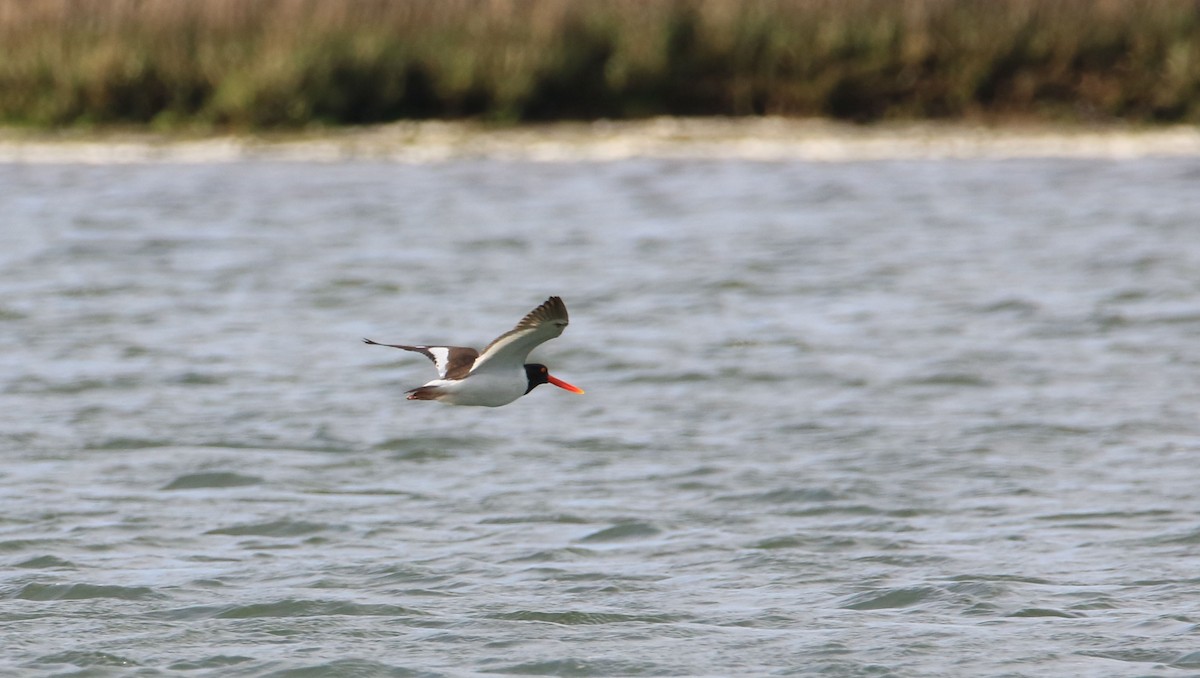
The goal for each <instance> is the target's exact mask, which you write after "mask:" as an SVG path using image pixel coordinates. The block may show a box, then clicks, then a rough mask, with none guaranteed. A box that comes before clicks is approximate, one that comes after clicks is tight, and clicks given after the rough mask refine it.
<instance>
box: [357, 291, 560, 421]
mask: <svg viewBox="0 0 1200 678" xmlns="http://www.w3.org/2000/svg"><path fill="white" fill-rule="evenodd" d="M566 327H567V305H566V304H564V303H563V300H562V299H560V298H558V297H550V298H549V299H547V300H546V301H545V303H543V304H542V305H541V306H538V307H537V308H535V309H533V310H532V311H530V312H529V313H527V314H526V315H525V317H524V318H521V322H519V323H517V326H516V327H514V328H512V329H511V330H509V331H508V332H505V333H504V334H501V335H500V336H499V337H496V338H495V339H494V340H492V343H490V344H488V345H487V348H485V349H483V352H482V353H480V352H479V351H476V350H475V349H473V348H467V347H465V346H407V345H404V344H381V343H379V342H377V341H371V340H370V339H363V341H364V342H366V343H368V344H373V345H375V346H390V347H391V348H400V349H404V350H405V351H414V352H416V353H423V354H425V356H426V357H428V358H429V359H430V360H432V361H433V365H434V367H436V368H437V371H438V378H437V379H434V380H433V381H431V382H429V383H427V384H425V385H424V386H418V387H417V388H414V389H412V390H411V391H407V393H408V399H409V400H436V401H438V402H441V403H445V404H447V405H482V406H484V407H500V406H501V405H507V404H509V403H511V402H512V401H514V400H516V399H517V398H520V397H521V396H523V395H525V394H526V393H529V392H530V391H532V390H533V389H535V388H537V387H538V386H540V385H541V384H554V385H555V386H557V387H559V388H562V389H566V390H568V391H571V392H572V393H583V389H581V388H579V387H578V386H572V385H571V384H568V383H567V382H565V381H563V380H562V379H559V378H557V377H553V376H551V375H550V370H549V369H547V367H546V366H545V365H542V364H540V363H530V364H526V363H525V359H526V358H527V357H528V356H529V352H530V351H532V350H533V349H535V348H537V347H538V346H539V345H540V344H542V343H544V342H546V341H549V340H551V339H553V338H555V337H557V336H558V335H560V334H562V333H563V330H564V329H566Z"/></svg>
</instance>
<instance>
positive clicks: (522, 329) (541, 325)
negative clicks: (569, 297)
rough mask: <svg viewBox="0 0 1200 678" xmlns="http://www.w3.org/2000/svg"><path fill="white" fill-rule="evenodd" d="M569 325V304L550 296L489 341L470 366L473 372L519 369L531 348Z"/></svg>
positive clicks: (553, 336)
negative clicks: (512, 325) (512, 326)
mask: <svg viewBox="0 0 1200 678" xmlns="http://www.w3.org/2000/svg"><path fill="white" fill-rule="evenodd" d="M566 327H567V305H566V304H564V303H563V300H562V299H560V298H558V297H550V298H549V299H547V300H546V301H545V303H543V304H542V305H541V306H538V307H537V308H535V309H533V310H532V311H530V312H529V313H528V314H526V315H525V317H524V318H521V322H519V323H517V326H516V327H514V328H512V329H511V330H509V331H508V332H505V333H504V334H501V335H500V336H499V337H496V339H495V340H494V341H492V343H490V344H488V345H487V348H485V349H483V353H480V354H479V357H478V358H476V359H475V364H474V365H472V366H471V374H474V373H476V372H479V371H481V370H510V369H519V368H520V367H521V366H522V365H524V364H525V358H526V357H528V356H529V352H530V351H532V350H533V349H535V348H537V346H538V345H539V344H541V343H543V342H546V341H549V340H551V339H553V338H555V337H557V336H558V335H560V334H562V333H563V330H564V329H565V328H566Z"/></svg>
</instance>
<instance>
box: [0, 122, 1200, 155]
mask: <svg viewBox="0 0 1200 678" xmlns="http://www.w3.org/2000/svg"><path fill="white" fill-rule="evenodd" d="M1151 156H1169V157H1200V128H1198V127H1190V126H1175V127H1158V128H1123V127H1101V128H1087V127H1067V126H1064V127H1044V128H1038V127H994V128H992V127H970V126H965V125H956V124H930V123H914V124H906V125H901V124H890V125H879V126H866V127H862V126H852V125H845V124H839V123H832V122H827V121H814V120H787V119H780V118H751V119H721V118H715V119H714V118H691V119H687V118H684V119H681V118H659V119H654V120H647V121H635V122H596V123H562V124H553V125H538V126H527V127H514V128H499V129H498V128H490V127H487V126H483V125H478V124H473V123H446V122H420V123H412V122H408V123H396V124H392V125H381V126H378V127H366V128H356V129H350V130H332V131H329V132H328V133H325V134H322V135H316V136H314V135H302V136H292V137H283V136H274V137H256V136H218V137H211V138H201V139H182V140H181V139H172V138H170V137H161V136H154V135H145V136H137V135H134V136H128V135H126V136H120V137H111V136H103V135H101V136H96V137H94V138H90V139H84V140H77V139H70V138H67V139H61V138H55V137H53V136H49V135H37V134H17V133H12V132H8V133H5V132H3V131H0V162H3V163H28V164H34V163H55V164H128V163H142V164H149V163H225V162H241V161H247V160H257V161H272V162H343V161H349V160H378V161H386V162H402V163H430V162H443V161H449V160H455V159H462V158H496V159H503V160H523V161H536V162H581V161H582V162H589V161H590V162H606V161H614V160H624V159H628V158H677V159H736V160H757V161H781V160H803V161H813V162H855V161H865V160H903V159H942V158H995V159H1004V158H1098V159H1128V158H1140V157H1151Z"/></svg>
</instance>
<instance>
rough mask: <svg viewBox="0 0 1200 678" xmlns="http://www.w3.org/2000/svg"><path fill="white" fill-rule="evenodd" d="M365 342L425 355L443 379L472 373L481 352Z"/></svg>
mask: <svg viewBox="0 0 1200 678" xmlns="http://www.w3.org/2000/svg"><path fill="white" fill-rule="evenodd" d="M363 341H364V342H366V343H368V344H373V345H375V346H390V347H391V348H402V349H404V350H405V351H415V352H417V353H424V354H425V355H426V356H428V357H429V359H430V360H432V361H433V366H434V367H436V368H437V371H438V376H439V377H441V378H442V379H462V378H463V377H465V376H467V374H468V373H469V372H470V371H471V365H472V364H474V362H475V358H477V357H479V351H476V350H475V349H473V348H467V347H465V346H405V345H403V344H381V343H379V342H377V341H371V340H370V339H363Z"/></svg>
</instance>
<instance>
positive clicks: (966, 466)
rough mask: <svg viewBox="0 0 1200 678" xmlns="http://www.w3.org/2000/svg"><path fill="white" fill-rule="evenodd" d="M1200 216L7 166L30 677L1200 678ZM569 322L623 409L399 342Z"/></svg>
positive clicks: (1145, 183) (1180, 191)
mask: <svg viewBox="0 0 1200 678" xmlns="http://www.w3.org/2000/svg"><path fill="white" fill-rule="evenodd" d="M1198 185H1200V159H1194V158H1193V159H1188V158H1178V159H1153V158H1150V159H1140V160H1138V159H1135V160H1125V161H1102V160H1085V159H1075V160H1053V159H1041V160H1003V161H1002V160H983V159H981V160H941V161H939V160H911V161H903V160H897V161H886V162H883V161H881V162H845V163H832V164H830V163H808V162H799V161H793V162H788V161H780V162H749V161H737V160H730V159H726V160H721V161H709V162H706V161H698V160H664V159H658V160H655V159H636V158H634V159H627V160H622V161H617V162H577V163H573V162H567V161H562V162H550V163H538V162H523V161H519V160H509V161H501V160H494V159H493V160H489V159H486V158H475V159H469V158H468V159H458V160H451V161H445V162H433V163H426V164H404V163H383V162H367V161H347V162H335V163H303V162H295V163H286V162H281V163H273V162H265V161H252V162H237V163H216V164H163V163H133V164H128V165H72V164H63V165H23V164H9V165H0V203H2V207H3V209H2V211H0V219H2V225H0V346H2V350H0V361H2V363H0V364H2V371H0V453H2V454H3V466H2V467H0V558H2V559H3V563H4V568H3V570H2V572H3V578H2V579H0V598H2V601H3V602H2V603H0V628H2V629H3V638H4V644H3V647H4V649H3V651H2V652H0V673H3V674H4V675H81V676H110V675H111V676H124V675H136V676H158V675H179V676H263V675H271V676H318V675H322V676H323V675H329V676H377V675H378V676H462V675H476V674H478V675H484V674H507V675H567V676H660V675H688V676H692V675H709V676H731V675H808V674H822V675H834V676H842V675H851V676H853V675H873V676H874V675H879V676H887V675H895V676H928V675H943V676H963V675H996V676H1000V675H1004V676H1026V675H1027V676H1048V675H1058V676H1065V675H1090V676H1137V675H1154V676H1163V675H1186V674H1195V673H1197V672H1200V595H1198V594H1197V589H1198V587H1200V567H1198V563H1200V504H1198V502H1197V498H1198V495H1200V491H1198V489H1197V488H1200V457H1198V453H1200V437H1198V435H1200V423H1198V421H1197V410H1198V409H1200V231H1198V226H1200V224H1198V218H1200V190H1197V186H1198ZM550 294H559V295H562V296H563V297H564V299H565V300H566V301H567V304H568V306H569V307H570V310H571V321H572V322H571V327H570V328H569V329H568V330H567V331H566V333H564V334H563V336H562V337H561V338H559V339H556V340H554V341H553V342H550V343H549V344H546V345H545V346H543V347H542V348H541V349H539V351H538V353H535V356H536V357H537V358H539V359H540V360H541V361H543V362H546V363H548V364H549V365H550V367H551V369H552V370H553V371H554V372H555V373H556V374H558V375H560V376H562V377H563V378H565V379H567V380H569V381H571V382H573V383H576V384H579V385H580V386H582V387H583V388H585V389H587V395H584V396H576V395H572V394H569V393H566V392H564V391H560V390H558V389H552V388H549V387H543V388H540V389H537V390H536V391H534V392H533V393H532V394H530V395H529V396H527V397H525V398H522V399H521V400H518V401H517V402H516V403H514V404H512V405H510V406H507V407H503V408H500V409H495V410H493V409H485V408H450V407H443V406H440V405H438V404H435V403H425V402H407V401H405V400H403V396H402V393H403V390H404V389H406V388H411V387H414V386H417V385H419V384H421V383H423V382H424V381H426V380H427V379H429V378H430V377H431V375H432V367H431V366H430V365H429V364H428V362H427V361H425V360H424V359H423V358H422V357H421V356H417V355H411V354H403V353H401V352H397V351H390V350H386V349H379V348H377V347H369V346H364V345H363V344H361V343H360V342H359V339H360V337H363V336H368V337H371V338H374V339H378V340H381V341H403V342H435V341H448V342H453V343H461V344H466V345H475V346H477V347H479V346H482V344H483V343H485V342H487V341H488V340H490V339H491V338H492V337H494V336H495V335H497V334H499V333H500V332H502V331H504V330H507V329H508V328H510V327H511V326H512V324H513V323H514V322H515V321H516V320H517V319H518V318H519V317H520V316H521V315H522V314H523V313H525V312H526V311H528V310H529V309H531V308H532V307H534V306H535V305H537V304H538V303H540V302H541V301H542V300H543V299H545V298H546V296H548V295H550Z"/></svg>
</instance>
